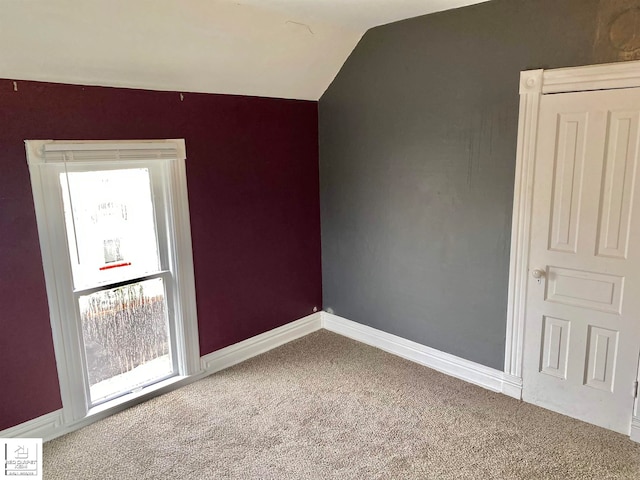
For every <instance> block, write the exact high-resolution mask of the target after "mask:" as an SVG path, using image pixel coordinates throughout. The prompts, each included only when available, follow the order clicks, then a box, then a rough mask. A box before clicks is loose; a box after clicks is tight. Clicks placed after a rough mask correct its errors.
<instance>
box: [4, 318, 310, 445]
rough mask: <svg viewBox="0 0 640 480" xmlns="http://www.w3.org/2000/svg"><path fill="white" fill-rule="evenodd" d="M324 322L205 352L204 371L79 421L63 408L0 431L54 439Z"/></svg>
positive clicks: (281, 329) (305, 320) (291, 327)
mask: <svg viewBox="0 0 640 480" xmlns="http://www.w3.org/2000/svg"><path fill="white" fill-rule="evenodd" d="M321 325H322V322H321V317H320V312H318V313H314V314H312V315H309V316H307V317H304V318H301V319H300V320H296V321H294V322H291V323H288V324H286V325H283V326H281V327H278V328H275V329H273V330H270V331H268V332H265V333H263V334H260V335H256V336H255V337H252V338H249V339H248V340H244V341H243V342H240V343H236V344H235V345H231V346H229V347H226V348H223V349H221V350H218V351H216V352H213V353H210V354H208V355H205V356H203V357H201V360H200V361H201V365H202V368H203V371H202V372H200V373H197V374H195V375H192V376H190V377H180V378H177V379H175V381H171V382H169V383H170V385H167V386H165V387H162V388H160V389H157V391H155V392H153V393H151V394H149V395H145V396H142V397H140V398H138V399H135V400H134V401H132V402H127V403H125V404H123V405H120V406H116V407H114V408H113V409H109V411H108V412H107V411H105V412H100V413H98V414H93V415H90V416H87V417H85V418H83V419H81V420H78V421H76V422H73V423H70V424H65V422H64V415H63V411H62V409H60V410H56V411H55V412H51V413H47V414H45V415H42V416H41V417H38V418H34V419H33V420H29V421H27V422H24V423H21V424H20V425H16V426H15V427H11V428H7V429H6V430H2V431H0V438H42V439H43V440H44V441H48V440H52V439H54V438H56V437H59V436H60V435H64V434H66V433H70V432H72V431H74V430H77V429H79V428H82V427H84V426H86V425H89V424H90V423H93V422H95V421H97V420H100V419H101V418H104V417H106V416H108V415H111V414H113V413H116V412H117V411H120V410H123V409H124V408H127V407H129V406H132V405H134V404H135V403H140V402H142V401H144V400H146V399H148V398H150V397H151V396H154V395H160V394H162V393H167V392H169V391H171V390H174V389H176V388H179V387H181V386H184V385H186V384H188V383H192V382H194V381H197V380H199V379H201V378H203V377H205V376H207V375H210V374H212V373H214V372H217V371H219V370H222V369H225V368H227V367H231V366H233V365H235V364H237V363H240V362H242V361H244V360H248V359H249V358H251V357H254V356H256V355H259V354H261V353H264V352H266V351H268V350H271V349H273V348H276V347H279V346H280V345H283V344H285V343H288V342H290V341H292V340H295V339H297V338H300V337H303V336H305V335H307V334H309V333H311V332H314V331H316V330H320V328H321ZM172 380H174V379H172Z"/></svg>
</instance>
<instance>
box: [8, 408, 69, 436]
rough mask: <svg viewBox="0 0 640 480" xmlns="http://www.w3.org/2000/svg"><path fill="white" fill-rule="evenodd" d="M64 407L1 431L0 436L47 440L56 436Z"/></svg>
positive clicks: (60, 424)
mask: <svg viewBox="0 0 640 480" xmlns="http://www.w3.org/2000/svg"><path fill="white" fill-rule="evenodd" d="M62 422H63V417H62V409H60V410H56V411H54V412H51V413H47V414H45V415H42V416H40V417H37V418H34V419H33V420H29V421H28V422H24V423H21V424H20V425H16V426H15V427H11V428H7V429H6V430H2V431H0V438H42V439H43V440H44V441H45V442H46V441H47V440H51V439H52V438H54V437H55V436H56V433H57V431H58V429H59V428H60V427H61V426H62Z"/></svg>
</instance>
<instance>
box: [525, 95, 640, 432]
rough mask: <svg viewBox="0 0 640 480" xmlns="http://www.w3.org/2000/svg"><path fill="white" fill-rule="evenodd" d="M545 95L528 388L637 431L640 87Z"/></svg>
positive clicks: (573, 410) (550, 401)
mask: <svg viewBox="0 0 640 480" xmlns="http://www.w3.org/2000/svg"><path fill="white" fill-rule="evenodd" d="M540 102H541V103H540V115H539V123H538V138H537V142H536V145H537V147H536V160H535V176H534V190H533V207H532V208H533V210H532V223H531V239H530V240H531V243H530V256H529V277H528V285H527V304H526V316H525V318H526V320H525V337H524V363H523V399H524V400H525V401H527V402H531V403H534V404H536V405H540V406H542V407H545V408H548V409H551V410H554V411H557V412H560V413H563V414H566V415H569V416H571V417H574V418H578V419H581V420H584V421H587V422H590V423H594V424H596V425H600V426H602V427H605V428H608V429H611V430H615V431H617V432H620V433H624V434H627V435H628V434H629V431H630V424H631V416H632V409H633V403H634V384H635V380H636V373H637V368H638V355H639V353H640V192H638V191H634V190H638V188H639V187H638V182H639V181H640V179H639V178H638V177H639V175H638V174H639V173H640V172H638V165H637V164H638V153H639V151H638V149H639V145H638V142H639V139H640V88H630V89H618V90H603V91H593V92H580V93H563V94H555V95H553V94H552V95H543V96H542V97H541V100H540ZM536 277H538V278H536Z"/></svg>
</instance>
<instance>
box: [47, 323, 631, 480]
mask: <svg viewBox="0 0 640 480" xmlns="http://www.w3.org/2000/svg"><path fill="white" fill-rule="evenodd" d="M44 459H45V465H44V478H45V479H46V480H49V479H51V480H53V479H69V480H91V479H101V480H102V479H120V480H129V479H131V480H133V479H135V480H140V479H198V480H203V479H225V478H233V479H258V478H260V479H324V478H339V479H341V480H346V479H474V480H479V479H493V478H504V479H563V480H564V479H598V480H601V479H610V478H616V479H622V478H625V479H640V444H636V443H633V442H631V441H630V440H629V439H628V438H627V437H625V436H623V435H619V434H617V433H613V432H610V431H607V430H604V429H601V428H598V427H594V426H591V425H588V424H585V423H582V422H579V421H576V420H572V419H570V418H568V417H564V416H561V415H557V414H554V413H552V412H549V411H546V410H543V409H541V408H537V407H534V406H532V405H528V404H525V403H522V402H518V401H516V400H514V399H511V398H508V397H506V396H504V395H500V394H497V393H492V392H489V391H487V390H484V389H482V388H480V387H476V386H473V385H470V384H468V383H465V382H462V381H460V380H456V379H453V378H451V377H448V376H446V375H442V374H440V373H437V372H435V371H433V370H430V369H428V368H425V367H422V366H420V365H417V364H414V363H411V362H408V361H405V360H403V359H400V358H398V357H395V356H393V355H390V354H387V353H385V352H382V351H380V350H377V349H375V348H372V347H368V346H366V345H363V344H360V343H358V342H355V341H353V340H349V339H347V338H344V337H341V336H339V335H336V334H333V333H330V332H327V331H325V330H321V331H319V332H316V333H313V334H311V335H308V336H307V337H304V338H302V339H300V340H297V341H295V342H292V343H289V344H287V345H285V346H283V347H280V348H278V349H275V350H272V351H271V352H268V353H266V354H264V355H261V356H259V357H256V358H254V359H251V360H249V361H247V362H244V363H242V364H240V365H237V366H236V367H233V368H230V369H228V370H225V371H223V372H220V373H217V374H215V375H212V376H210V377H208V378H206V379H204V380H201V381H199V382H197V383H194V384H191V385H189V386H187V387H184V388H182V389H179V390H176V391H174V392H171V393H169V394H166V395H164V396H161V397H158V398H155V399H153V400H151V401H149V402H146V403H144V404H142V405H138V406H136V407H133V408H131V409H129V410H126V411H124V412H122V413H120V414H117V415H114V416H112V417H109V418H107V419H105V420H103V421H100V422H98V423H95V424H93V425H90V426H88V427H86V428H84V429H82V430H79V431H77V432H74V433H71V434H69V435H66V436H64V437H61V438H59V439H56V440H53V441H51V442H48V443H46V444H45V447H44Z"/></svg>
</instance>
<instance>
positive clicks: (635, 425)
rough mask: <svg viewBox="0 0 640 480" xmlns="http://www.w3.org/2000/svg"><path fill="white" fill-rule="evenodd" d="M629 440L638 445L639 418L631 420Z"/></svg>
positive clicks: (639, 434)
mask: <svg viewBox="0 0 640 480" xmlns="http://www.w3.org/2000/svg"><path fill="white" fill-rule="evenodd" d="M629 438H630V439H631V440H633V441H634V442H638V443H640V417H633V418H632V419H631V435H629Z"/></svg>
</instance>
